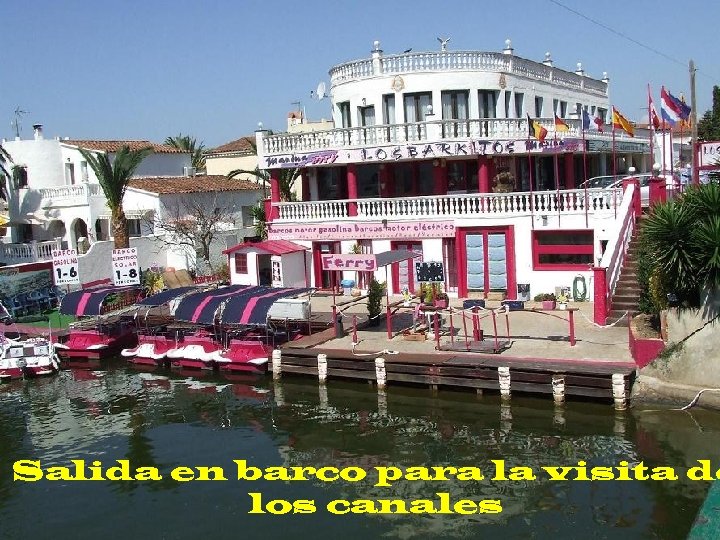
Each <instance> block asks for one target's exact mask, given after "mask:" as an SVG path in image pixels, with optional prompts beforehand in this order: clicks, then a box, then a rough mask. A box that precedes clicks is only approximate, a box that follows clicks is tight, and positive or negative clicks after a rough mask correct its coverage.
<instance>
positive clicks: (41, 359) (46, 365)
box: [0, 338, 58, 380]
mask: <svg viewBox="0 0 720 540" xmlns="http://www.w3.org/2000/svg"><path fill="white" fill-rule="evenodd" d="M57 372H58V361H57V359H56V357H55V353H54V350H53V344H52V343H51V342H50V341H48V340H46V339H44V338H29V339H26V340H5V341H4V342H3V344H2V353H1V354H0V380H11V379H22V378H26V377H42V376H45V375H54V374H55V373H57Z"/></svg>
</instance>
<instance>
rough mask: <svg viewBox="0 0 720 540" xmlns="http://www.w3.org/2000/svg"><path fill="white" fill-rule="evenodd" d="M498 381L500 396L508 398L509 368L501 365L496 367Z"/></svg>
mask: <svg viewBox="0 0 720 540" xmlns="http://www.w3.org/2000/svg"><path fill="white" fill-rule="evenodd" d="M498 382H499V383H500V397H502V399H510V368H509V367H507V366H501V367H499V368H498Z"/></svg>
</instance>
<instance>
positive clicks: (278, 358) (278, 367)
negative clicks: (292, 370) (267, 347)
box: [272, 349, 282, 380]
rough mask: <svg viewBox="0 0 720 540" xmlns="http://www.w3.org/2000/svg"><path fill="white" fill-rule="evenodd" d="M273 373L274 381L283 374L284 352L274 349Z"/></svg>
mask: <svg viewBox="0 0 720 540" xmlns="http://www.w3.org/2000/svg"><path fill="white" fill-rule="evenodd" d="M272 372H273V379H275V380H277V379H279V378H280V375H281V374H282V351H280V349H274V350H273V352H272Z"/></svg>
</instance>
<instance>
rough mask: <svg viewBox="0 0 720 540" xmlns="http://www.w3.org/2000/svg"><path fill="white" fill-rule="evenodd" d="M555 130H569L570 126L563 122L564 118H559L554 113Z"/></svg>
mask: <svg viewBox="0 0 720 540" xmlns="http://www.w3.org/2000/svg"><path fill="white" fill-rule="evenodd" d="M555 131H570V126H568V125H567V124H566V123H565V120H563V119H562V118H560V117H559V116H558V115H557V114H556V115H555Z"/></svg>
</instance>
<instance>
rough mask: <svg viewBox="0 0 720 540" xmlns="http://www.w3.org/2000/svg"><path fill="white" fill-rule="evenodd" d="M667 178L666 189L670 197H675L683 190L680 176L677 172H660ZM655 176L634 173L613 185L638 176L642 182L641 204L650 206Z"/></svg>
mask: <svg viewBox="0 0 720 540" xmlns="http://www.w3.org/2000/svg"><path fill="white" fill-rule="evenodd" d="M659 176H660V177H661V178H664V179H665V191H666V193H667V196H668V197H674V196H675V195H677V194H678V193H680V191H681V184H680V177H679V176H678V175H677V174H675V175H672V174H660V175H659ZM652 177H653V175H652V174H651V173H640V174H633V175H632V176H624V177H623V178H621V179H620V180H618V181H617V182H615V183H614V184H613V185H612V186H611V187H622V183H623V180H625V179H626V178H637V179H638V181H639V183H640V204H641V205H642V206H643V207H647V206H650V179H651V178H652Z"/></svg>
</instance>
